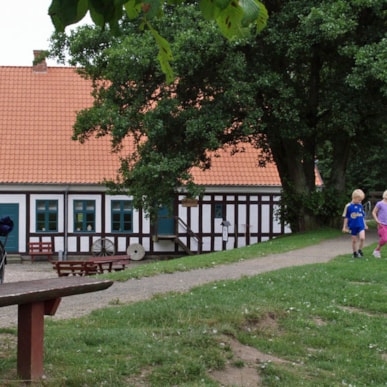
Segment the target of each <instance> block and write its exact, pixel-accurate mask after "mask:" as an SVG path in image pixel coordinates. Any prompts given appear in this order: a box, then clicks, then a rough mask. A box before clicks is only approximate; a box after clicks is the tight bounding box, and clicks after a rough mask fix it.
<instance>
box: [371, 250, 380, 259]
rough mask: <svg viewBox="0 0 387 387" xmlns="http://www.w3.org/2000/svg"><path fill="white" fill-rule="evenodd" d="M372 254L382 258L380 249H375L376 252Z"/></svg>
mask: <svg viewBox="0 0 387 387" xmlns="http://www.w3.org/2000/svg"><path fill="white" fill-rule="evenodd" d="M372 255H373V256H374V257H375V258H380V257H381V256H380V250H374V252H373V253H372Z"/></svg>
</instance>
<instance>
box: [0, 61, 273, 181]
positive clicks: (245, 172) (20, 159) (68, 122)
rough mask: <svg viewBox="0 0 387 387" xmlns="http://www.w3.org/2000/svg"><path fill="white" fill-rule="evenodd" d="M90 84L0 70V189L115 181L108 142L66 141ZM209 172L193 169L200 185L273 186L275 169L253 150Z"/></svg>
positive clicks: (223, 159) (87, 102)
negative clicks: (263, 163)
mask: <svg viewBox="0 0 387 387" xmlns="http://www.w3.org/2000/svg"><path fill="white" fill-rule="evenodd" d="M90 92H91V86H90V83H89V82H88V81H86V80H84V79H82V78H81V77H80V76H79V75H78V74H77V73H76V72H75V70H74V69H73V68H65V67H48V68H47V72H34V71H33V69H32V67H8V66H7V67H0V117H1V120H0V168H1V170H0V184H7V183H31V184H36V183H46V184H61V183H62V184H97V183H101V182H102V181H103V179H105V178H107V179H111V178H115V176H116V174H117V170H118V168H119V161H118V156H117V155H116V154H113V153H112V152H111V147H110V139H109V138H108V137H106V138H99V139H94V138H92V139H90V140H89V141H87V142H86V143H85V144H80V143H79V142H77V141H73V140H71V136H72V126H73V123H74V121H75V117H76V112H77V111H79V110H81V109H84V108H86V107H88V106H91V104H92V101H93V100H92V97H91V95H90ZM218 153H219V155H220V157H217V158H213V161H212V168H211V170H208V171H206V172H202V171H201V170H198V169H194V176H195V181H196V182H197V183H198V184H203V185H246V186H248V185H255V186H259V185H261V186H262V185H263V186H270V185H271V186H273V185H275V186H279V185H280V180H279V176H278V172H277V169H276V167H275V165H273V164H271V165H268V166H267V167H266V168H260V167H258V164H257V155H258V152H257V150H255V149H253V148H251V147H250V146H247V145H246V146H245V151H244V152H242V153H237V154H235V155H233V156H231V155H230V152H229V151H228V150H226V151H223V150H221V151H219V152H218Z"/></svg>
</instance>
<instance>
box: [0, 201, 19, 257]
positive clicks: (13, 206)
mask: <svg viewBox="0 0 387 387" xmlns="http://www.w3.org/2000/svg"><path fill="white" fill-rule="evenodd" d="M4 216H9V217H10V218H11V219H12V220H13V230H12V231H11V232H10V233H9V234H8V238H7V244H6V246H5V249H6V251H7V252H8V253H16V252H18V251H19V204H17V203H1V204H0V218H2V217H4ZM0 238H1V241H2V242H3V243H4V241H5V237H0Z"/></svg>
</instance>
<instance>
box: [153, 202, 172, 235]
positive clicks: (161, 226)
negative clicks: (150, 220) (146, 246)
mask: <svg viewBox="0 0 387 387" xmlns="http://www.w3.org/2000/svg"><path fill="white" fill-rule="evenodd" d="M157 234H158V235H175V219H174V217H173V215H171V213H170V211H169V210H168V208H167V207H161V208H160V209H159V212H158V221H157Z"/></svg>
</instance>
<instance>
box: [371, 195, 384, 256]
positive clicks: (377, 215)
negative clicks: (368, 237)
mask: <svg viewBox="0 0 387 387" xmlns="http://www.w3.org/2000/svg"><path fill="white" fill-rule="evenodd" d="M372 216H373V217H374V219H375V220H376V223H377V224H378V234H379V243H378V245H377V246H376V249H375V250H374V252H373V256H374V257H375V258H381V255H380V249H381V247H382V246H383V245H385V244H386V243H387V190H386V191H384V192H383V200H381V201H380V202H377V203H376V205H375V208H374V209H373V211H372Z"/></svg>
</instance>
